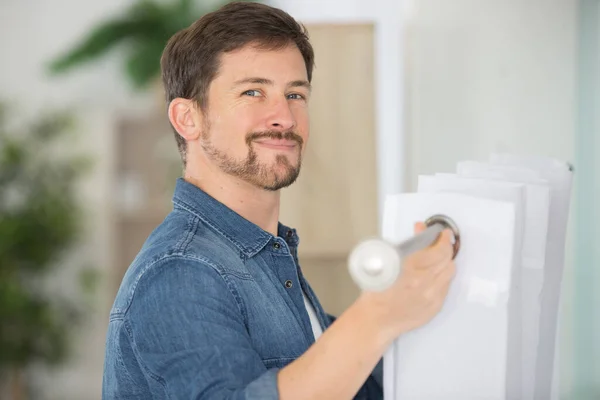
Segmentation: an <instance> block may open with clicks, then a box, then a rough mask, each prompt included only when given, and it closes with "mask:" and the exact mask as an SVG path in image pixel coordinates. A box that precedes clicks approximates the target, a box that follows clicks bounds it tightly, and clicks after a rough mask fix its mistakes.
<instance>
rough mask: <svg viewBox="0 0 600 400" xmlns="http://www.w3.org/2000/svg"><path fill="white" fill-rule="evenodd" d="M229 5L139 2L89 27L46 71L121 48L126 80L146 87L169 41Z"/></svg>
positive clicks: (187, 1) (65, 68)
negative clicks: (117, 14) (200, 19)
mask: <svg viewBox="0 0 600 400" xmlns="http://www.w3.org/2000/svg"><path fill="white" fill-rule="evenodd" d="M247 1H248V0H247ZM230 2H231V1H224V0H221V1H215V0H213V1H208V2H207V1H203V2H201V3H200V4H195V2H194V1H193V0H174V1H170V2H166V3H165V2H164V1H152V0H140V1H138V2H137V3H135V4H133V5H132V6H131V7H130V8H129V9H127V10H126V11H125V13H123V15H120V16H117V17H115V18H114V19H110V20H107V21H105V22H103V23H101V24H100V25H98V26H96V27H95V28H93V29H92V31H91V32H90V33H89V34H88V35H87V36H86V37H85V38H84V39H83V41H81V42H80V43H79V44H78V45H77V46H75V47H74V48H73V49H72V50H70V51H68V52H66V53H65V54H64V55H62V56H60V57H59V58H57V59H55V60H54V61H53V62H52V63H51V64H50V71H51V72H52V73H54V74H57V73H63V72H66V71H68V70H70V69H72V68H73V67H75V66H79V65H81V64H84V63H87V62H90V61H92V60H95V59H98V58H100V57H102V56H104V55H106V54H107V53H108V52H109V50H111V49H113V48H114V47H117V46H119V45H123V46H125V47H126V49H127V55H126V64H125V68H126V75H127V77H128V78H129V79H130V80H131V82H132V83H133V85H134V87H135V88H136V89H143V88H146V87H148V86H149V85H150V84H151V83H152V82H154V81H156V80H157V79H158V78H159V76H160V58H161V55H162V52H163V50H164V48H165V45H166V44H167V41H168V40H169V38H170V37H171V36H173V35H174V34H175V33H177V32H178V31H180V30H181V29H184V28H187V27H188V26H189V25H191V24H192V23H193V22H194V21H196V19H198V18H200V17H201V16H202V15H204V14H206V13H208V12H211V11H214V10H215V9H217V8H218V7H220V6H222V5H224V4H227V3H230Z"/></svg>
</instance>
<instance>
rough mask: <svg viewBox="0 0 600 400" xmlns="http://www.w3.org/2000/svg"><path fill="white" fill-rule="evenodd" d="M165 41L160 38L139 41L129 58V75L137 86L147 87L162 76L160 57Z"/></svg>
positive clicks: (127, 66) (127, 65)
mask: <svg viewBox="0 0 600 400" xmlns="http://www.w3.org/2000/svg"><path fill="white" fill-rule="evenodd" d="M165 44H166V41H165V42H162V41H160V40H155V41H147V42H142V43H139V44H138V46H137V47H136V48H135V49H134V50H133V51H132V53H131V55H130V56H129V57H128V59H127V64H126V69H127V75H128V76H129V77H130V78H131V81H132V82H133V84H134V86H135V87H136V88H145V87H147V86H148V85H149V84H150V83H151V82H152V81H154V80H155V79H156V78H158V77H159V76H160V57H161V55H162V52H163V49H164V46H165Z"/></svg>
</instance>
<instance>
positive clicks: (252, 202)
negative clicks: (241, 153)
mask: <svg viewBox="0 0 600 400" xmlns="http://www.w3.org/2000/svg"><path fill="white" fill-rule="evenodd" d="M189 167H190V166H188V168H186V172H185V174H184V179H185V181H186V182H188V183H191V184H192V185H194V186H196V187H198V188H200V189H202V190H203V191H204V192H206V193H207V194H208V195H210V196H211V197H213V198H214V199H216V200H217V201H219V202H221V203H223V204H224V205H225V206H227V207H228V208H230V209H232V210H233V211H235V212H236V213H237V214H239V215H241V216H242V217H243V218H245V219H247V220H248V221H250V222H252V223H254V224H255V225H258V226H259V227H260V228H262V229H263V230H265V231H267V232H269V233H271V234H272V235H273V236H277V226H278V222H279V199H280V196H279V191H268V190H264V189H260V188H257V187H256V186H254V185H251V184H249V183H248V182H245V181H243V180H241V179H239V178H236V177H233V176H231V175H228V174H225V173H224V172H222V171H220V170H217V169H216V168H214V167H212V168H211V167H209V166H206V165H204V166H203V168H207V167H208V168H210V170H209V171H207V170H204V172H208V173H197V172H196V173H194V171H198V169H197V168H189Z"/></svg>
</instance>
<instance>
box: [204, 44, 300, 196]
mask: <svg viewBox="0 0 600 400" xmlns="http://www.w3.org/2000/svg"><path fill="white" fill-rule="evenodd" d="M309 86H310V85H309V83H308V78H307V73H306V66H305V63H304V59H303V58H302V55H301V53H300V51H299V50H298V49H297V47H295V46H288V47H286V48H284V49H281V50H259V49H256V48H255V47H252V46H246V47H244V48H242V49H240V50H237V51H235V52H232V53H227V54H224V55H222V57H221V65H220V68H219V72H218V74H217V76H216V78H215V79H214V80H213V82H212V83H211V85H210V87H209V91H208V107H207V109H206V113H205V115H204V130H203V132H202V138H201V145H202V149H203V151H204V152H205V153H206V155H207V157H208V159H209V160H210V161H211V162H213V163H214V164H215V165H216V166H217V167H219V168H220V169H222V170H223V171H225V172H226V173H228V174H230V175H233V176H235V177H238V178H241V179H242V180H244V181H246V182H248V183H251V184H253V185H255V186H257V187H260V188H262V189H266V190H278V189H281V188H283V187H286V186H289V185H291V184H292V183H293V182H294V181H295V180H296V178H297V177H298V174H299V173H300V164H301V160H302V154H303V151H304V147H305V146H306V143H307V141H308V134H309V118H308V98H309V95H310V87H309Z"/></svg>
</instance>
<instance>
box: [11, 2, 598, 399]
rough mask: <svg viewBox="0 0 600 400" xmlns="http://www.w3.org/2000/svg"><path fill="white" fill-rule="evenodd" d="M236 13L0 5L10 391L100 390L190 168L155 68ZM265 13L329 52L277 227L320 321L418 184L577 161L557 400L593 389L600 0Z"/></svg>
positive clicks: (34, 395)
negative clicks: (353, 259) (200, 29)
mask: <svg viewBox="0 0 600 400" xmlns="http://www.w3.org/2000/svg"><path fill="white" fill-rule="evenodd" d="M224 3H225V1H219V0H211V1H208V0H154V1H151V0H148V1H143V2H139V1H135V0H104V1H81V0H51V1H49V0H1V1H0V60H1V62H0V68H1V71H2V73H1V74H0V104H1V106H0V332H1V333H2V337H0V379H1V381H0V385H1V387H2V389H1V390H0V398H1V399H5V398H6V399H61V400H70V399H73V400H80V399H81V400H87V399H99V398H100V395H101V381H102V367H103V359H104V339H105V331H106V327H107V322H108V312H109V310H110V307H111V305H112V301H113V299H114V295H115V293H116V290H117V288H118V285H119V284H120V280H121V277H122V275H123V273H124V271H125V270H126V268H127V267H128V265H129V263H130V262H131V261H132V260H133V257H134V256H135V254H136V253H137V252H138V250H139V248H140V246H141V244H142V243H143V241H144V240H145V238H146V236H147V235H148V234H149V232H150V231H151V230H152V229H153V228H154V227H155V226H156V225H157V224H158V223H160V221H161V220H162V219H163V218H164V216H165V215H166V214H167V213H168V212H169V210H170V207H171V203H170V199H171V195H172V189H173V186H174V180H175V178H176V177H177V176H179V175H180V173H181V168H180V164H179V163H180V161H179V155H178V152H177V148H176V145H175V142H174V139H173V135H172V133H171V131H170V128H169V126H168V121H167V118H166V112H165V104H164V101H163V97H162V88H161V85H160V82H159V75H158V74H159V65H158V58H159V57H160V53H161V51H162V49H163V47H164V44H165V42H166V40H167V39H168V38H169V37H170V36H171V35H172V34H173V33H174V32H176V31H177V30H179V29H181V28H183V27H186V26H187V25H189V24H190V23H191V22H192V21H194V20H195V19H197V18H199V17H200V16H201V15H202V14H204V13H206V12H209V11H212V10H214V9H215V8H217V7H218V6H220V5H222V4H224ZM265 3H268V4H271V5H274V6H277V7H280V8H283V9H284V10H286V11H288V12H290V13H291V14H292V15H293V16H294V17H296V18H297V19H299V20H300V21H302V22H303V23H305V24H306V26H307V28H308V30H309V32H310V35H311V40H312V43H313V46H314V47H315V51H316V64H317V65H316V69H315V73H314V83H313V84H314V95H313V98H312V103H311V113H312V114H311V118H312V121H311V124H312V136H311V143H310V145H309V151H308V153H307V156H306V157H307V158H306V161H305V163H304V164H303V171H302V174H301V177H300V179H299V181H298V182H297V184H295V185H294V186H293V187H291V188H289V189H286V190H285V191H284V193H283V205H282V215H281V221H282V222H284V223H286V224H287V225H291V226H294V227H296V228H297V229H298V231H299V234H300V237H301V242H302V246H300V261H301V263H302V265H303V270H304V271H305V274H306V275H307V277H308V279H309V281H310V282H311V283H312V285H313V286H314V288H315V290H316V291H317V293H318V295H319V296H320V298H321V299H322V302H323V304H324V306H325V307H326V308H327V310H328V311H329V312H330V313H333V314H339V313H341V312H342V311H343V310H344V309H345V308H346V307H347V306H348V305H349V304H350V303H351V302H352V301H353V300H354V299H355V298H356V296H357V295H358V289H357V288H356V286H355V285H354V284H353V283H352V281H351V279H350V277H349V275H348V272H347V268H346V257H347V255H348V253H349V251H350V250H351V249H352V247H353V246H354V245H355V244H356V243H357V242H358V241H359V240H361V239H364V238H365V237H368V236H373V235H377V234H378V232H379V227H380V224H381V206H382V204H383V200H384V198H385V195H386V194H391V193H397V192H401V191H413V190H415V189H416V182H417V181H416V179H417V176H418V174H426V173H435V172H453V171H454V168H455V164H456V162H458V161H461V160H481V161H485V160H487V157H488V155H489V154H490V153H491V152H497V151H500V152H514V153H525V154H533V155H542V156H550V157H555V158H558V159H561V160H564V161H568V162H571V163H572V164H573V165H574V166H575V171H576V174H575V186H574V190H573V197H572V201H571V214H570V222H569V233H568V244H567V259H566V264H565V274H564V279H563V287H562V297H561V311H560V335H559V340H558V343H557V346H558V349H559V357H558V360H559V362H558V365H559V368H558V369H557V372H556V374H555V375H556V376H557V379H558V382H559V383H560V398H561V399H592V398H596V399H597V398H600V341H599V339H598V337H600V294H598V293H600V291H599V290H598V289H599V288H600V246H596V245H595V240H597V239H598V238H599V237H600V236H599V235H598V233H599V228H598V226H600V215H599V214H598V211H597V210H598V209H597V207H596V204H595V203H596V199H598V198H599V196H600V192H599V179H600V176H599V174H598V172H597V171H598V166H597V165H596V163H597V161H596V157H595V156H596V154H600V140H598V138H599V127H600V120H599V119H598V118H599V117H598V116H599V115H600V80H599V74H600V68H599V67H600V30H599V24H600V1H598V0H528V1H522V0H453V1H447V0H370V1H365V0H269V1H265ZM340 144H342V145H340ZM6 321H12V322H11V324H10V326H9V325H8V324H7V323H5V322H6ZM14 321H18V323H15V322H14Z"/></svg>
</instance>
